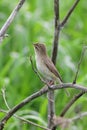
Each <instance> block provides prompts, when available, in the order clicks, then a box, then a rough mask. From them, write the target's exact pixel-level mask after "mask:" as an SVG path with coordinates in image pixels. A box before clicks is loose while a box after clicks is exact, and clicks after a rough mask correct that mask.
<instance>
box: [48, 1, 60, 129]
mask: <svg viewBox="0 0 87 130" xmlns="http://www.w3.org/2000/svg"><path fill="white" fill-rule="evenodd" d="M54 15H55V30H54V41H53V50H52V61H53V63H54V64H56V57H57V52H58V41H59V32H60V31H59V0H54ZM54 114H55V99H54V91H51V90H49V92H48V128H52V127H53V122H52V119H53V116H54Z"/></svg>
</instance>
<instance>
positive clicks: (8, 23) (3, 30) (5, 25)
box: [0, 0, 25, 42]
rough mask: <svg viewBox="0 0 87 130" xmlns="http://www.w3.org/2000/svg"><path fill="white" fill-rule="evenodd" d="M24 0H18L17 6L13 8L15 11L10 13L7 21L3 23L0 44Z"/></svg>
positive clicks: (0, 31)
mask: <svg viewBox="0 0 87 130" xmlns="http://www.w3.org/2000/svg"><path fill="white" fill-rule="evenodd" d="M24 2H25V0H20V1H19V3H18V4H17V6H16V7H15V9H14V10H13V11H12V13H11V14H10V16H9V17H8V19H7V21H6V22H5V24H4V25H3V26H2V28H1V30H0V42H2V40H3V38H4V36H5V33H6V31H7V29H8V27H9V26H10V24H11V23H12V21H13V20H14V18H15V16H16V15H17V13H18V11H19V10H20V8H21V7H22V5H23V4H24Z"/></svg>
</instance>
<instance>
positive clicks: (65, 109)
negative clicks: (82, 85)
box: [60, 91, 85, 117]
mask: <svg viewBox="0 0 87 130" xmlns="http://www.w3.org/2000/svg"><path fill="white" fill-rule="evenodd" d="M83 94H85V92H84V91H82V92H80V93H79V94H77V95H75V96H74V97H73V98H72V99H71V100H70V102H69V103H68V104H67V105H66V106H65V108H64V109H63V110H62V112H61V114H60V116H61V117H63V116H64V115H65V114H66V112H67V111H68V110H69V109H70V107H71V106H72V105H73V104H74V103H75V102H76V101H77V100H78V99H79V98H80V97H81V96H82V95H83Z"/></svg>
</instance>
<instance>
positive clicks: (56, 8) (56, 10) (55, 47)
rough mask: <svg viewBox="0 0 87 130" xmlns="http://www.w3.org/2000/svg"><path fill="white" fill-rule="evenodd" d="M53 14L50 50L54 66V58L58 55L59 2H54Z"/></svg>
mask: <svg viewBox="0 0 87 130" xmlns="http://www.w3.org/2000/svg"><path fill="white" fill-rule="evenodd" d="M54 13H55V30H54V31H55V32H54V41H53V50H52V61H53V63H54V64H56V58H57V54H58V43H59V33H60V28H59V0H54Z"/></svg>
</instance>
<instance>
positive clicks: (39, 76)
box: [30, 56, 49, 87]
mask: <svg viewBox="0 0 87 130" xmlns="http://www.w3.org/2000/svg"><path fill="white" fill-rule="evenodd" d="M30 62H31V66H32V69H33V71H34V72H35V74H37V76H38V78H39V79H40V80H41V81H42V82H43V83H44V84H46V85H47V86H48V87H49V84H48V83H47V82H46V81H45V80H44V79H43V78H42V77H41V75H40V74H39V72H38V70H37V69H36V68H35V67H34V64H33V61H32V56H30Z"/></svg>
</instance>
